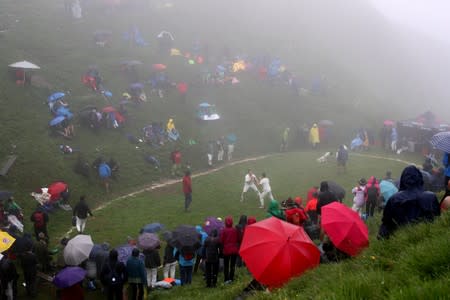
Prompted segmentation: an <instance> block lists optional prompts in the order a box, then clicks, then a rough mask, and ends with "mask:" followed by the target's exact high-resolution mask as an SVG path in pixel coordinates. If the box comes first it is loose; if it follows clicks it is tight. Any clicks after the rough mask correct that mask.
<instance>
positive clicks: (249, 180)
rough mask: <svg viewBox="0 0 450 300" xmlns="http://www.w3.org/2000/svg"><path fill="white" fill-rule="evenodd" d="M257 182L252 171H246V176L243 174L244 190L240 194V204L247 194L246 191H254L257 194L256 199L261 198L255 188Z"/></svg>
mask: <svg viewBox="0 0 450 300" xmlns="http://www.w3.org/2000/svg"><path fill="white" fill-rule="evenodd" d="M257 182H258V178H257V177H256V175H255V174H253V173H252V170H250V169H248V171H247V174H245V178H244V189H243V191H242V194H241V202H244V194H245V193H247V191H248V189H252V190H254V191H255V192H256V193H257V194H258V197H261V194H260V192H259V190H258V188H257V187H256V183H257Z"/></svg>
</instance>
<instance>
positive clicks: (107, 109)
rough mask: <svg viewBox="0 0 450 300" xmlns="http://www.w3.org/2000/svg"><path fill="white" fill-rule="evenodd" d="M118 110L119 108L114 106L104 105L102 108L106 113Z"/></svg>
mask: <svg viewBox="0 0 450 300" xmlns="http://www.w3.org/2000/svg"><path fill="white" fill-rule="evenodd" d="M116 111H117V109H115V108H114V107H112V106H106V107H103V109H102V112H104V113H110V112H116Z"/></svg>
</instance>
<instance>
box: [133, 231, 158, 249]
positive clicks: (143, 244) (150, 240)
mask: <svg viewBox="0 0 450 300" xmlns="http://www.w3.org/2000/svg"><path fill="white" fill-rule="evenodd" d="M159 245H160V241H159V237H158V236H157V235H156V234H154V233H149V232H144V233H142V234H140V235H139V236H138V246H139V247H140V248H142V249H156V248H157V247H158V246H159Z"/></svg>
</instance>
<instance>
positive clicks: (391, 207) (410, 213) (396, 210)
mask: <svg viewBox="0 0 450 300" xmlns="http://www.w3.org/2000/svg"><path fill="white" fill-rule="evenodd" d="M439 215H440V209H439V202H438V199H437V197H436V195H435V194H434V193H432V192H425V191H424V190H423V177H422V173H421V172H420V170H419V169H418V168H417V167H415V166H408V167H406V168H405V169H404V170H403V172H402V176H401V177H400V188H399V191H398V192H397V193H395V194H394V195H393V196H392V197H391V198H390V199H389V201H388V202H387V204H386V207H385V208H384V211H383V218H382V220H381V222H382V223H381V226H380V230H379V232H378V237H379V238H389V236H390V235H391V234H392V233H393V232H394V231H395V230H396V229H397V228H398V227H400V226H403V225H407V224H411V223H418V222H426V221H433V219H434V217H436V216H439Z"/></svg>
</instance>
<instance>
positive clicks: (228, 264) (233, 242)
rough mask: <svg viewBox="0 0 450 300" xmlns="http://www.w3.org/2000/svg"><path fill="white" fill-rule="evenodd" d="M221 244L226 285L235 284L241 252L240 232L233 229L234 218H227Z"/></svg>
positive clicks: (221, 235)
mask: <svg viewBox="0 0 450 300" xmlns="http://www.w3.org/2000/svg"><path fill="white" fill-rule="evenodd" d="M220 243H221V244H222V245H223V264H224V266H223V274H224V282H225V284H229V283H232V282H233V279H234V269H235V267H236V259H237V255H238V252H239V246H238V245H239V232H238V230H237V229H236V228H235V227H233V218H232V217H231V216H228V217H226V218H225V228H224V229H223V230H222V232H221V234H220Z"/></svg>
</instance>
